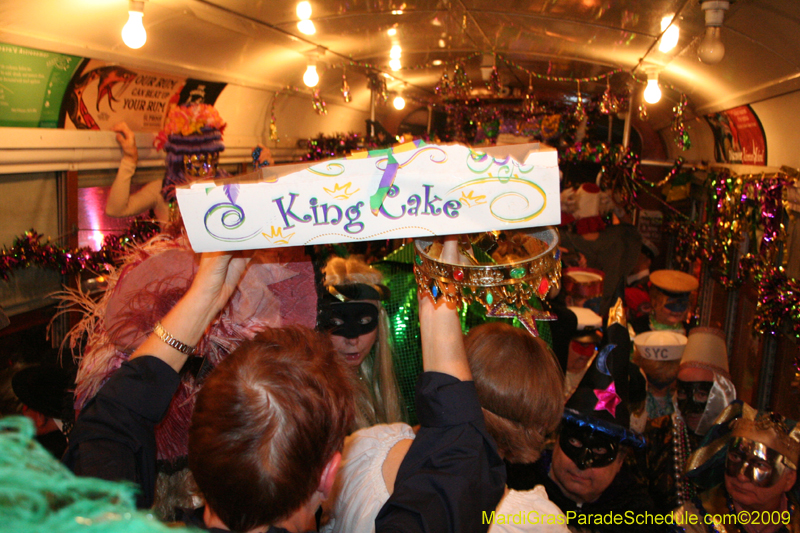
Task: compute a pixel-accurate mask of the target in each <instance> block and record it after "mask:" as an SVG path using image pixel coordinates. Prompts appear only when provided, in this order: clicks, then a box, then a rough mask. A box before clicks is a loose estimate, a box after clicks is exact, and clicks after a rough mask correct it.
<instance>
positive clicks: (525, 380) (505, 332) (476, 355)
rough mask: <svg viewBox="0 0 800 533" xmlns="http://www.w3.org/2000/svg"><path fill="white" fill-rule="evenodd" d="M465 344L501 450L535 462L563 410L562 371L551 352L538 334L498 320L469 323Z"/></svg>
mask: <svg viewBox="0 0 800 533" xmlns="http://www.w3.org/2000/svg"><path fill="white" fill-rule="evenodd" d="M465 346H466V350H467V358H468V359H469V366H470V369H471V370H472V375H473V378H474V379H475V388H476V389H477V392H478V399H479V400H480V402H481V406H482V407H483V414H484V418H485V420H486V427H487V429H488V431H489V433H490V434H491V435H492V437H493V438H494V440H495V441H496V442H497V447H498V449H499V451H500V455H502V456H503V458H504V459H506V460H507V461H509V462H512V463H533V462H535V461H536V460H537V459H539V454H540V453H541V451H542V448H543V447H544V443H545V438H546V436H547V434H548V433H549V432H551V431H553V430H554V429H555V428H556V426H557V425H558V423H559V421H560V420H561V415H562V413H563V411H564V373H563V372H562V370H561V367H560V366H559V364H558V361H556V358H555V355H553V353H552V351H551V350H550V348H549V347H548V346H547V344H546V343H545V342H544V341H542V340H541V339H539V338H537V337H534V336H532V335H531V334H530V333H528V332H527V331H525V330H524V329H520V328H515V327H513V326H511V325H510V324H506V323H503V322H489V323H486V324H481V325H480V326H477V327H474V328H472V329H471V330H470V332H469V334H468V335H467V338H466V340H465Z"/></svg>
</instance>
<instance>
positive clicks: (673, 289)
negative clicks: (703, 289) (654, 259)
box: [650, 270, 700, 295]
mask: <svg viewBox="0 0 800 533" xmlns="http://www.w3.org/2000/svg"><path fill="white" fill-rule="evenodd" d="M650 283H652V284H653V286H654V287H656V288H658V289H660V290H661V292H665V293H667V294H670V293H672V294H675V295H678V294H686V293H690V292H692V291H694V290H697V287H698V286H699V285H700V284H699V283H698V281H697V278H695V277H694V276H691V275H689V274H686V273H685V272H681V271H679V270H656V271H655V272H653V273H651V274H650Z"/></svg>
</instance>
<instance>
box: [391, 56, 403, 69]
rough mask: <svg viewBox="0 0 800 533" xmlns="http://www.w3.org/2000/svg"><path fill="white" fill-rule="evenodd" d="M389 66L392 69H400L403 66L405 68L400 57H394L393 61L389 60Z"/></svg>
mask: <svg viewBox="0 0 800 533" xmlns="http://www.w3.org/2000/svg"><path fill="white" fill-rule="evenodd" d="M389 68H390V69H392V70H393V71H398V70H400V69H401V68H403V65H401V64H400V60H399V59H392V60H391V61H389Z"/></svg>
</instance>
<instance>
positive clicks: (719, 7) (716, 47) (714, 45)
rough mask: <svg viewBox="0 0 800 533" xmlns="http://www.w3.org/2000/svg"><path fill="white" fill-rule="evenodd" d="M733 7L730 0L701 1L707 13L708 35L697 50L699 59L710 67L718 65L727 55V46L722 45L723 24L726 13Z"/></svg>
mask: <svg viewBox="0 0 800 533" xmlns="http://www.w3.org/2000/svg"><path fill="white" fill-rule="evenodd" d="M730 6H731V3H730V0H701V4H700V7H701V8H702V10H703V12H704V13H705V18H706V33H705V35H704V36H703V40H702V41H700V46H699V47H698V49H697V57H699V58H700V61H702V62H703V63H706V64H708V65H716V64H717V63H719V62H720V61H722V58H723V56H724V55H725V46H724V45H723V44H722V39H720V35H721V34H722V29H721V26H722V23H723V22H725V12H726V11H727V10H728V8H729V7H730Z"/></svg>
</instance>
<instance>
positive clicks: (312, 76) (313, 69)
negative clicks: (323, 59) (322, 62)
mask: <svg viewBox="0 0 800 533" xmlns="http://www.w3.org/2000/svg"><path fill="white" fill-rule="evenodd" d="M303 83H305V84H306V85H307V86H308V87H316V86H317V84H318V83H319V74H317V66H316V65H309V66H308V68H307V69H306V73H305V74H303Z"/></svg>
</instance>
